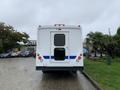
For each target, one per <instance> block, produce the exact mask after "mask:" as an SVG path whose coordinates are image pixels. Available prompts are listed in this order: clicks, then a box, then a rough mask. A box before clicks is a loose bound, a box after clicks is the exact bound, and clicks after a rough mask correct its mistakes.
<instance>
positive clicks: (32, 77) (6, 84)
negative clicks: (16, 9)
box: [0, 58, 96, 90]
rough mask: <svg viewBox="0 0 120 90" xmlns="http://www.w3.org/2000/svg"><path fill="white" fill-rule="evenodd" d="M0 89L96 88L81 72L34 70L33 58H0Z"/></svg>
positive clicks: (51, 89)
mask: <svg viewBox="0 0 120 90" xmlns="http://www.w3.org/2000/svg"><path fill="white" fill-rule="evenodd" d="M0 90H96V89H95V88H94V87H93V85H92V84H91V83H90V82H89V81H88V80H87V79H86V78H85V77H84V76H83V75H82V74H81V72H79V71H78V72H77V74H74V73H71V72H54V73H47V74H43V73H42V72H41V71H36V70H35V59H34V58H8V59H0Z"/></svg>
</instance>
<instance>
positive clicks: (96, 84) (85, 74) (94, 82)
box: [82, 71, 103, 90]
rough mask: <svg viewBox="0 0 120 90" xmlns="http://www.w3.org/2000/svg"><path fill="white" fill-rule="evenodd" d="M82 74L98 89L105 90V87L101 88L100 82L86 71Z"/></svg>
mask: <svg viewBox="0 0 120 90" xmlns="http://www.w3.org/2000/svg"><path fill="white" fill-rule="evenodd" d="M82 74H83V75H84V76H85V77H86V78H87V79H88V80H89V81H90V82H91V83H92V85H93V86H94V87H95V88H96V89H97V90H103V88H101V87H100V86H99V84H98V83H97V82H96V81H95V80H93V79H92V78H91V77H90V76H89V75H88V74H87V73H86V72H84V71H82Z"/></svg>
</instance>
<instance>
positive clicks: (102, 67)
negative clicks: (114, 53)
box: [85, 58, 120, 90]
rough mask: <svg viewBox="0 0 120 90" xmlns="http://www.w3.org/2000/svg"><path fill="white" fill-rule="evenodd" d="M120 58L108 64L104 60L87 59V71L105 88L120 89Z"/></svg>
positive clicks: (105, 89)
mask: <svg viewBox="0 0 120 90" xmlns="http://www.w3.org/2000/svg"><path fill="white" fill-rule="evenodd" d="M118 61H120V59H118V58H116V59H114V60H112V64H111V65H107V64H106V61H105V59H103V60H89V59H85V71H86V72H87V73H88V74H89V75H90V76H91V77H92V78H93V79H94V80H96V81H97V82H98V83H99V84H100V86H101V87H102V88H103V89H104V90H120V62H118Z"/></svg>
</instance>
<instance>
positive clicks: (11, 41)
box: [0, 23, 29, 52]
mask: <svg viewBox="0 0 120 90" xmlns="http://www.w3.org/2000/svg"><path fill="white" fill-rule="evenodd" d="M28 38H29V35H28V34H26V33H25V32H24V33H20V32H17V31H16V30H14V28H13V27H12V26H10V25H6V24H4V23H0V52H3V51H6V50H10V49H12V48H15V47H18V46H19V42H24V43H26V42H27V41H28Z"/></svg>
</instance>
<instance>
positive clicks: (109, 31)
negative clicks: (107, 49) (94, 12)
mask: <svg viewBox="0 0 120 90" xmlns="http://www.w3.org/2000/svg"><path fill="white" fill-rule="evenodd" d="M108 33H109V36H111V30H110V28H108Z"/></svg>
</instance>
